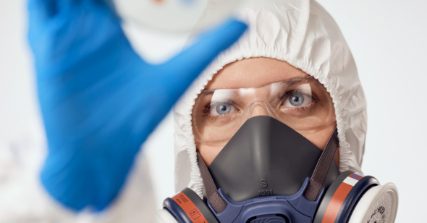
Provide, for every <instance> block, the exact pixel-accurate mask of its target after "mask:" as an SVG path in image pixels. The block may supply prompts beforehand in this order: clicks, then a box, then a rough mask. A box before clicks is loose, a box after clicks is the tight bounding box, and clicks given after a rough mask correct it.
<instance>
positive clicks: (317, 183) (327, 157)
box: [304, 129, 338, 201]
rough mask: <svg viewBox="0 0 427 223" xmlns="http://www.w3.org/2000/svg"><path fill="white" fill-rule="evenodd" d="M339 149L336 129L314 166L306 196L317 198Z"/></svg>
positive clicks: (310, 198)
mask: <svg viewBox="0 0 427 223" xmlns="http://www.w3.org/2000/svg"><path fill="white" fill-rule="evenodd" d="M337 149H338V132H337V130H336V129H335V131H334V133H333V134H332V135H331V137H330V138H329V141H328V144H327V145H326V147H325V148H324V149H323V152H322V154H321V155H320V158H319V160H318V161H317V164H316V167H315V168H314V171H313V174H312V175H311V178H310V183H309V185H308V187H307V190H306V191H305V192H304V196H305V197H306V198H307V199H308V200H311V201H314V200H316V199H317V197H318V196H319V194H320V191H321V190H322V188H323V187H324V185H325V180H326V178H327V176H328V172H329V169H330V168H331V166H332V163H333V162H334V156H335V153H336V152H337Z"/></svg>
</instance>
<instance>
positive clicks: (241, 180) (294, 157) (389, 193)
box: [164, 116, 398, 223]
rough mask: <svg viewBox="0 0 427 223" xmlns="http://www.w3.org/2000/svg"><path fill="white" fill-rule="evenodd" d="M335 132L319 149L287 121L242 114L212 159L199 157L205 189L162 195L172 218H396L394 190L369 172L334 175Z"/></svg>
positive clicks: (323, 221)
mask: <svg viewBox="0 0 427 223" xmlns="http://www.w3.org/2000/svg"><path fill="white" fill-rule="evenodd" d="M337 148H338V140H337V133H336V132H335V133H334V134H333V135H332V136H331V137H330V139H329V142H328V143H327V146H326V147H325V148H323V150H321V149H319V148H317V147H316V146H315V145H313V144H312V143H311V142H310V141H308V140H307V139H306V138H305V137H304V136H302V135H300V134H299V133H298V132H296V131H295V130H293V129H292V128H290V127H288V126H287V125H286V124H283V123H282V122H280V121H278V120H276V119H274V118H272V117H269V116H257V117H253V118H250V119H248V120H247V121H246V122H245V123H244V124H243V126H242V127H241V128H240V129H239V130H238V131H237V132H236V134H235V135H234V136H233V137H232V138H231V140H230V141H229V142H228V143H227V144H226V146H225V147H224V148H223V150H222V151H221V152H220V153H219V154H218V156H217V157H216V158H215V160H214V161H213V162H212V164H211V165H210V166H209V167H207V166H206V165H205V163H204V162H203V160H202V159H201V157H200V155H199V160H198V161H199V167H200V170H201V175H202V178H203V182H204V186H205V188H206V196H205V197H204V199H201V198H200V197H199V196H198V195H197V194H196V193H195V192H194V191H192V190H191V189H189V188H186V189H184V190H183V191H182V192H180V193H179V194H177V195H176V196H174V197H172V198H167V199H166V200H165V201H164V208H165V209H166V210H168V211H169V212H170V213H171V214H172V215H173V216H174V217H175V219H176V220H177V221H178V222H182V223H190V222H208V223H211V222H212V223H213V222H221V223H228V222H230V223H231V222H235V223H240V222H251V223H256V222H260V223H261V222H269V223H273V222H274V223H281V222H287V223H291V222H296V223H298V222H315V223H327V222H355V223H356V222H357V223H359V222H377V223H378V222H386V223H391V222H394V219H395V216H396V211H397V199H398V198H397V191H396V188H395V186H394V185H393V184H390V183H389V184H386V185H380V184H379V182H378V181H377V180H376V179H375V178H374V177H372V176H363V175H361V174H360V173H355V172H351V171H348V172H343V173H340V172H339V170H338V168H337V166H336V164H335V161H334V155H335V154H336V151H337Z"/></svg>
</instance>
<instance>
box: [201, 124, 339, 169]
mask: <svg viewBox="0 0 427 223" xmlns="http://www.w3.org/2000/svg"><path fill="white" fill-rule="evenodd" d="M334 130H335V124H334V125H331V126H328V127H325V128H324V129H321V130H318V131H315V132H311V133H302V132H301V133H300V134H302V135H303V136H304V137H306V138H307V139H308V140H310V142H312V143H313V144H314V145H316V146H317V147H318V148H321V149H323V148H324V147H325V146H326V144H327V143H328V140H329V137H330V136H331V134H332V133H333V131H334ZM196 146H197V150H198V152H199V153H200V155H201V156H202V158H203V160H204V161H205V163H206V164H207V165H208V166H209V165H211V163H212V162H213V160H214V159H215V158H216V156H217V155H218V154H219V153H220V152H221V150H222V148H224V146H225V143H224V144H221V145H219V144H215V145H207V144H204V143H196ZM335 163H336V165H337V166H338V165H339V151H338V150H337V152H336V154H335Z"/></svg>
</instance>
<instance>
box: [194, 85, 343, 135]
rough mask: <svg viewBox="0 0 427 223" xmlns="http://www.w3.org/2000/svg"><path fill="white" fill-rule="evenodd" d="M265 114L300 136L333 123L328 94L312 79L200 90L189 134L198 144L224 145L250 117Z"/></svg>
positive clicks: (332, 112)
mask: <svg viewBox="0 0 427 223" xmlns="http://www.w3.org/2000/svg"><path fill="white" fill-rule="evenodd" d="M260 115H268V116H271V117H273V118H275V119H277V120H279V121H281V122H283V123H284V124H286V125H288V126H289V127H291V128H293V129H294V130H296V131H298V132H300V133H304V132H308V131H317V130H321V129H323V128H325V127H327V126H330V125H331V124H334V123H335V112H334V108H333V104H332V100H331V98H330V96H329V93H328V92H327V91H326V90H325V88H324V87H323V85H321V84H320V83H319V82H318V81H317V80H316V79H314V78H312V77H303V78H292V79H288V80H284V81H279V82H274V83H270V84H267V85H264V86H261V87H253V88H236V89H214V90H204V91H203V92H202V93H201V94H200V95H199V97H198V98H197V100H196V104H195V106H194V108H193V115H192V116H193V117H192V118H193V131H194V133H195V136H196V140H197V141H198V142H202V143H224V142H227V141H228V140H229V139H230V138H231V137H232V136H233V135H234V134H235V133H236V132H237V131H238V129H239V128H240V127H241V126H242V125H243V123H245V122H246V120H248V119H249V118H251V117H254V116H260Z"/></svg>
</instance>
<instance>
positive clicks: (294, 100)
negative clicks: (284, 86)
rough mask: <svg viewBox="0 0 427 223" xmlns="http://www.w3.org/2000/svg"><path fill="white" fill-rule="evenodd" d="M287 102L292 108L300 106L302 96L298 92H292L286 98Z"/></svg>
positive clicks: (302, 99)
mask: <svg viewBox="0 0 427 223" xmlns="http://www.w3.org/2000/svg"><path fill="white" fill-rule="evenodd" d="M288 101H289V103H290V104H291V105H292V106H295V107H298V106H301V105H302V104H304V95H303V94H301V93H300V92H293V93H292V94H291V95H290V97H289V98H288Z"/></svg>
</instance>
